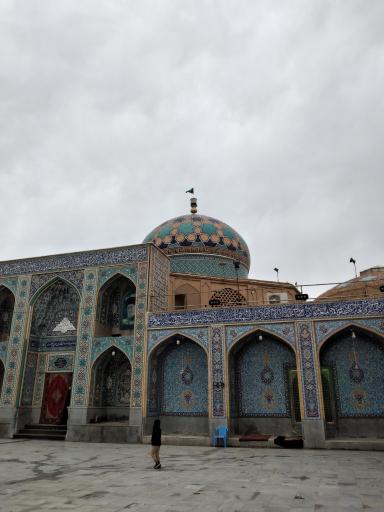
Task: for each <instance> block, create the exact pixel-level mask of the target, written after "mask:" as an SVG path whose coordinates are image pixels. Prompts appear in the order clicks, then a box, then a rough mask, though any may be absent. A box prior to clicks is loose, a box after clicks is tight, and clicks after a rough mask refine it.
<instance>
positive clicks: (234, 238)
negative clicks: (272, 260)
mask: <svg viewBox="0 0 384 512" xmlns="http://www.w3.org/2000/svg"><path fill="white" fill-rule="evenodd" d="M144 242H152V243H154V244H155V245H156V246H157V247H159V248H160V249H162V250H163V251H164V252H165V253H166V254H170V255H172V254H180V253H181V254H183V253H203V254H223V255H226V256H229V257H230V258H233V259H236V260H238V261H241V262H242V263H244V265H245V266H246V267H247V268H249V265H250V254H249V249H248V247H247V244H246V243H245V241H244V239H243V238H242V237H241V236H240V235H239V233H237V232H236V231H235V230H234V229H233V228H231V227H230V226H228V224H225V223H224V222H222V221H220V220H218V219H214V218H212V217H207V216H206V215H200V214H197V215H196V214H194V215H182V216H180V217H175V218H173V219H170V220H167V221H166V222H163V223H162V224H161V225H160V226H158V227H157V228H155V229H154V230H153V231H152V232H151V233H149V235H148V236H147V237H146V238H145V240H144Z"/></svg>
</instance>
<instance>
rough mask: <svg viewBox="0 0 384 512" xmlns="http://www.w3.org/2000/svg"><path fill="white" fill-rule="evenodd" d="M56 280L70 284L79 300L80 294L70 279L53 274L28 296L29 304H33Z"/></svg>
mask: <svg viewBox="0 0 384 512" xmlns="http://www.w3.org/2000/svg"><path fill="white" fill-rule="evenodd" d="M57 281H62V282H63V283H66V284H67V285H68V286H70V287H71V288H72V289H73V290H74V291H75V292H76V294H77V295H78V297H79V302H80V299H81V294H80V292H79V290H78V289H77V288H76V286H75V285H74V284H73V283H72V282H71V281H69V280H68V279H66V278H65V277H62V276H57V275H53V276H52V278H51V279H49V281H47V282H46V283H44V284H43V285H42V286H40V288H38V289H37V290H36V291H35V293H34V294H33V295H32V296H31V297H30V299H29V304H30V305H31V306H34V305H35V303H36V301H37V300H38V299H39V297H40V296H41V295H42V294H43V293H44V292H45V291H46V290H47V289H48V288H50V287H51V286H52V285H53V284H54V283H55V282H57Z"/></svg>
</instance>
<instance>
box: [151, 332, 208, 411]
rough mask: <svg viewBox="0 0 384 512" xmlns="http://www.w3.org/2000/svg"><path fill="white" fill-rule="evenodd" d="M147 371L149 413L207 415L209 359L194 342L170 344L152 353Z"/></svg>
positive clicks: (186, 341)
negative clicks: (151, 362) (160, 351)
mask: <svg viewBox="0 0 384 512" xmlns="http://www.w3.org/2000/svg"><path fill="white" fill-rule="evenodd" d="M153 363H154V364H152V365H151V368H150V372H149V385H148V389H149V401H150V407H149V413H150V414H152V415H154V414H161V415H172V416H206V415H207V414H208V362H207V355H206V353H205V351H204V349H203V348H201V347H200V346H199V345H197V344H196V343H194V342H193V341H188V340H183V342H182V343H181V344H180V345H176V343H175V344H172V345H169V346H168V347H167V348H166V349H165V350H164V351H163V352H162V353H161V354H159V356H158V357H157V355H156V354H155V355H154V356H153Z"/></svg>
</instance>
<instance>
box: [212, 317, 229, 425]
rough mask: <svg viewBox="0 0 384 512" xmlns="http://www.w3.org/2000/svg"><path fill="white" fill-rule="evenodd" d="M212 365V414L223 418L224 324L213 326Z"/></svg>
mask: <svg viewBox="0 0 384 512" xmlns="http://www.w3.org/2000/svg"><path fill="white" fill-rule="evenodd" d="M211 339H212V343H211V347H210V348H211V365H212V416H213V417H214V418H223V417H224V416H225V393H224V385H225V378H224V354H225V332H224V327H223V326H212V328H211Z"/></svg>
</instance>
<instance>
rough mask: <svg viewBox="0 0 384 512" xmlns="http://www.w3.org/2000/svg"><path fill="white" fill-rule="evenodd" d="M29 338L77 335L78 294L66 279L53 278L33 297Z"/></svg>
mask: <svg viewBox="0 0 384 512" xmlns="http://www.w3.org/2000/svg"><path fill="white" fill-rule="evenodd" d="M31 304H32V321H31V328H30V338H31V340H32V339H33V338H36V337H37V338H40V339H42V338H45V337H47V336H72V337H75V336H76V333H77V324H78V316H79V307H80V294H79V291H78V290H77V288H76V287H75V286H74V285H73V284H72V283H71V282H69V281H67V280H66V279H63V278H61V277H54V278H53V279H51V280H50V281H48V283H46V284H45V285H44V286H43V287H42V288H41V289H40V290H39V291H38V292H37V293H36V294H35V295H34V297H33V300H32V302H31Z"/></svg>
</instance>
